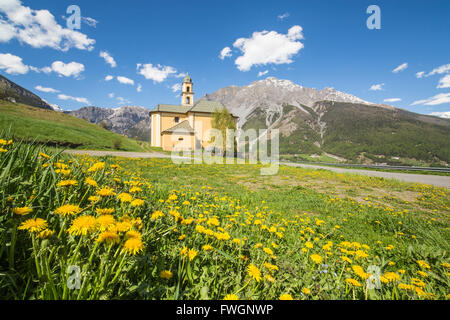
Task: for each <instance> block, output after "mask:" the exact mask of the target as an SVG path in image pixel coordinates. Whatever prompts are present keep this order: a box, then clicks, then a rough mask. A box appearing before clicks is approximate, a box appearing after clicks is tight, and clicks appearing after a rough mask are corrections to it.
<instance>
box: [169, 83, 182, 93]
mask: <svg viewBox="0 0 450 320" xmlns="http://www.w3.org/2000/svg"><path fill="white" fill-rule="evenodd" d="M170 88H171V89H172V91H173V92H177V91H181V84H179V83H176V84H174V85H173V86H172V87H170Z"/></svg>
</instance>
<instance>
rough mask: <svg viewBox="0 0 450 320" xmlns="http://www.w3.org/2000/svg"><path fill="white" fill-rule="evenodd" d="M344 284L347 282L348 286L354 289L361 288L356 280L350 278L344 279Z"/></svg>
mask: <svg viewBox="0 0 450 320" xmlns="http://www.w3.org/2000/svg"><path fill="white" fill-rule="evenodd" d="M345 282H347V283H348V284H350V285H352V286H354V287H361V283H359V282H358V280H355V279H352V278H347V279H345Z"/></svg>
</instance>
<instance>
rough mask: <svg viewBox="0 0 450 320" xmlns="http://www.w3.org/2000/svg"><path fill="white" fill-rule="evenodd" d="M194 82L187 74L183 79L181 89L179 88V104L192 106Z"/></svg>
mask: <svg viewBox="0 0 450 320" xmlns="http://www.w3.org/2000/svg"><path fill="white" fill-rule="evenodd" d="M193 87H194V84H193V83H192V79H191V77H190V76H189V74H186V76H185V77H184V79H183V84H182V90H181V105H182V106H193V105H194V90H193Z"/></svg>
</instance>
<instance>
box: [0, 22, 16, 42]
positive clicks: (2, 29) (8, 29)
mask: <svg viewBox="0 0 450 320" xmlns="http://www.w3.org/2000/svg"><path fill="white" fill-rule="evenodd" d="M15 35H16V29H15V28H14V26H13V25H10V24H9V23H7V22H5V21H3V20H1V18H0V42H8V41H9V40H11V39H12V38H14V36H15Z"/></svg>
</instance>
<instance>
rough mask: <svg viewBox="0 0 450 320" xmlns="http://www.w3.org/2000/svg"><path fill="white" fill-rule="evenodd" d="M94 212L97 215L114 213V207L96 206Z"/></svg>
mask: <svg viewBox="0 0 450 320" xmlns="http://www.w3.org/2000/svg"><path fill="white" fill-rule="evenodd" d="M95 212H97V213H98V214H99V215H111V214H113V213H114V208H96V209H95Z"/></svg>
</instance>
